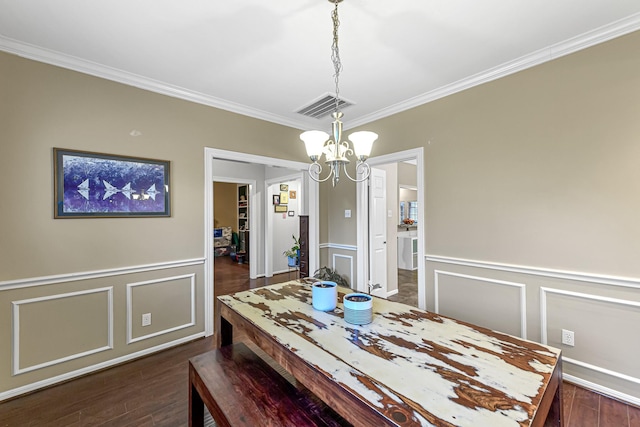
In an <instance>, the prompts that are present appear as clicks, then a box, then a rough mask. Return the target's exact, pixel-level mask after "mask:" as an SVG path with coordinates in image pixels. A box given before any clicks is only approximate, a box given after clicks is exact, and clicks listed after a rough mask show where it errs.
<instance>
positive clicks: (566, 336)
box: [562, 329, 576, 347]
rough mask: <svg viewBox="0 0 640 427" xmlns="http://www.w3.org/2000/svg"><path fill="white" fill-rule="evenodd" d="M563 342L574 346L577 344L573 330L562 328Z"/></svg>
mask: <svg viewBox="0 0 640 427" xmlns="http://www.w3.org/2000/svg"><path fill="white" fill-rule="evenodd" d="M562 344H564V345H568V346H571V347H573V346H574V345H576V341H575V337H574V335H573V331H568V330H566V329H563V330H562Z"/></svg>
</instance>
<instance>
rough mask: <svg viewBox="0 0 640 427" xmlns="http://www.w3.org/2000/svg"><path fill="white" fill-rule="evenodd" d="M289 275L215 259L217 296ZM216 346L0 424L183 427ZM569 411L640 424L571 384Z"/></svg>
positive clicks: (98, 382)
mask: <svg viewBox="0 0 640 427" xmlns="http://www.w3.org/2000/svg"><path fill="white" fill-rule="evenodd" d="M227 261H228V262H227ZM288 279H289V277H288V275H287V274H283V275H279V276H274V277H273V278H270V279H258V280H249V276H248V265H246V264H244V265H238V264H234V263H231V262H230V260H229V259H228V257H223V258H221V259H216V268H215V281H216V293H217V294H218V293H219V294H224V293H231V292H236V291H240V290H245V289H252V288H255V287H259V286H263V285H266V284H271V283H278V282H282V281H285V280H288ZM212 348H213V340H212V339H211V338H206V339H200V340H196V341H193V342H191V343H187V344H184V345H181V346H178V347H174V348H171V349H168V350H165V351H162V352H159V353H156V354H153V355H151V356H147V357H144V358H141V359H138V360H135V361H132V362H129V363H125V364H123V365H120V366H116V367H114V368H110V369H107V370H104V371H101V372H97V373H94V374H91V375H87V376H84V377H81V378H77V379H75V380H72V381H69V382H67V383H64V384H60V385H57V386H53V387H50V388H47V389H45V390H41V391H38V392H35V393H32V394H29V395H26V396H23V397H19V398H16V399H13V400H9V401H6V402H3V403H0V427H8V426H11V427H14V426H15V427H25V426H48V427H49V426H51V427H56V426H69V427H78V426H118V427H119V426H123V427H124V426H136V427H146V426H167V427H180V426H186V425H187V424H188V423H187V399H188V367H187V360H188V359H189V358H191V357H193V356H195V355H197V354H200V353H204V352H206V351H208V350H210V349H212ZM564 408H565V411H564V415H565V427H640V409H638V408H635V407H632V406H628V405H624V404H622V403H620V402H617V401H615V400H613V399H610V398H608V397H605V396H601V395H598V394H596V393H593V392H590V391H587V390H585V389H582V388H580V387H576V386H574V385H572V384H568V383H565V384H564Z"/></svg>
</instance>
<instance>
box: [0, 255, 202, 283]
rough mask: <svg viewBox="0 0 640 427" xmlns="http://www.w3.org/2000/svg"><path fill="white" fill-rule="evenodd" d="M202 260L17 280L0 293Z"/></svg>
mask: <svg viewBox="0 0 640 427" xmlns="http://www.w3.org/2000/svg"><path fill="white" fill-rule="evenodd" d="M204 261H205V260H204V258H195V259H187V260H180V261H169V262H159V263H155V264H143V265H136V266H130V267H121V268H110V269H106V270H95V271H85V272H77V273H70V274H60V275H56V276H41V277H30V278H26V279H19V280H8V281H4V282H0V291H7V290H10V289H19V288H28V287H32V286H43V285H52V284H56V283H66V282H76V281H80V280H91V279H100V278H104V277H111V276H120V275H124V274H133V273H143V272H147V271H156V270H166V269H170V268H180V267H190V266H193V265H200V264H204Z"/></svg>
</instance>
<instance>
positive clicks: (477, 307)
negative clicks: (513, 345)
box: [434, 270, 527, 339]
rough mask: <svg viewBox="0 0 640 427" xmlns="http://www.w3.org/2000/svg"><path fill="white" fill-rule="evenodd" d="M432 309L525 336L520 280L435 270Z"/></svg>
mask: <svg viewBox="0 0 640 427" xmlns="http://www.w3.org/2000/svg"><path fill="white" fill-rule="evenodd" d="M434 292H435V294H434V295H435V298H434V300H435V312H436V313H441V314H444V315H446V316H451V317H454V318H456V319H460V320H464V321H466V322H471V323H474V324H476V325H480V326H484V327H487V328H490V329H494V330H497V331H500V332H505V333H507V334H511V335H516V336H519V337H521V338H525V339H526V338H527V308H526V307H527V305H526V289H525V285H524V284H522V283H514V282H508V281H504V280H497V279H492V278H490V277H479V276H471V275H467V274H460V273H454V272H451V271H443V270H434Z"/></svg>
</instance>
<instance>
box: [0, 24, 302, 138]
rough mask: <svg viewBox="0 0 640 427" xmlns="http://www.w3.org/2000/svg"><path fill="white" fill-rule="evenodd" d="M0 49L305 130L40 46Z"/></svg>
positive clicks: (8, 43) (13, 44) (10, 44)
mask: <svg viewBox="0 0 640 427" xmlns="http://www.w3.org/2000/svg"><path fill="white" fill-rule="evenodd" d="M0 50H2V51H5V52H9V53H13V54H15V55H18V56H22V57H24V58H28V59H32V60H34V61H39V62H44V63H45V64H52V65H55V66H58V67H62V68H66V69H69V70H74V71H78V72H80V73H84V74H88V75H91V76H96V77H100V78H103V79H107V80H111V81H114V82H118V83H122V84H125V85H129V86H133V87H137V88H140V89H144V90H148V91H151V92H155V93H160V94H162V95H167V96H170V97H173V98H177V99H184V100H186V101H190V102H195V103H197V104H202V105H208V106H210V107H214V108H220V109H222V110H226V111H231V112H233V113H237V114H242V115H243V116H248V117H254V118H256V119H260V120H266V121H268V122H271V123H278V124H281V125H284V126H288V127H292V128H296V129H304V128H305V127H306V126H308V124H307V125H304V124H303V123H302V122H299V121H297V120H292V119H289V118H286V117H283V116H280V115H277V114H273V113H270V112H268V111H263V110H259V109H257V108H252V107H249V106H246V105H242V104H238V103H235V102H231V101H228V100H225V99H221V98H217V97H215V96H211V95H208V94H204V93H201V92H197V91H194V90H191V89H187V88H184V87H180V86H176V85H172V84H169V83H166V82H162V81H159V80H154V79H152V78H150V77H146V76H141V75H138V74H134V73H130V72H128V71H123V70H119V69H117V68H112V67H109V66H107V65H103V64H98V63H96V62H92V61H88V60H86V59H83V58H78V57H76V56H72V55H67V54H63V53H60V52H56V51H53V50H49V49H45V48H42V47H39V46H35V45H31V44H28V43H24V42H21V41H18V40H14V39H10V38H8V37H4V36H0Z"/></svg>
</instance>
